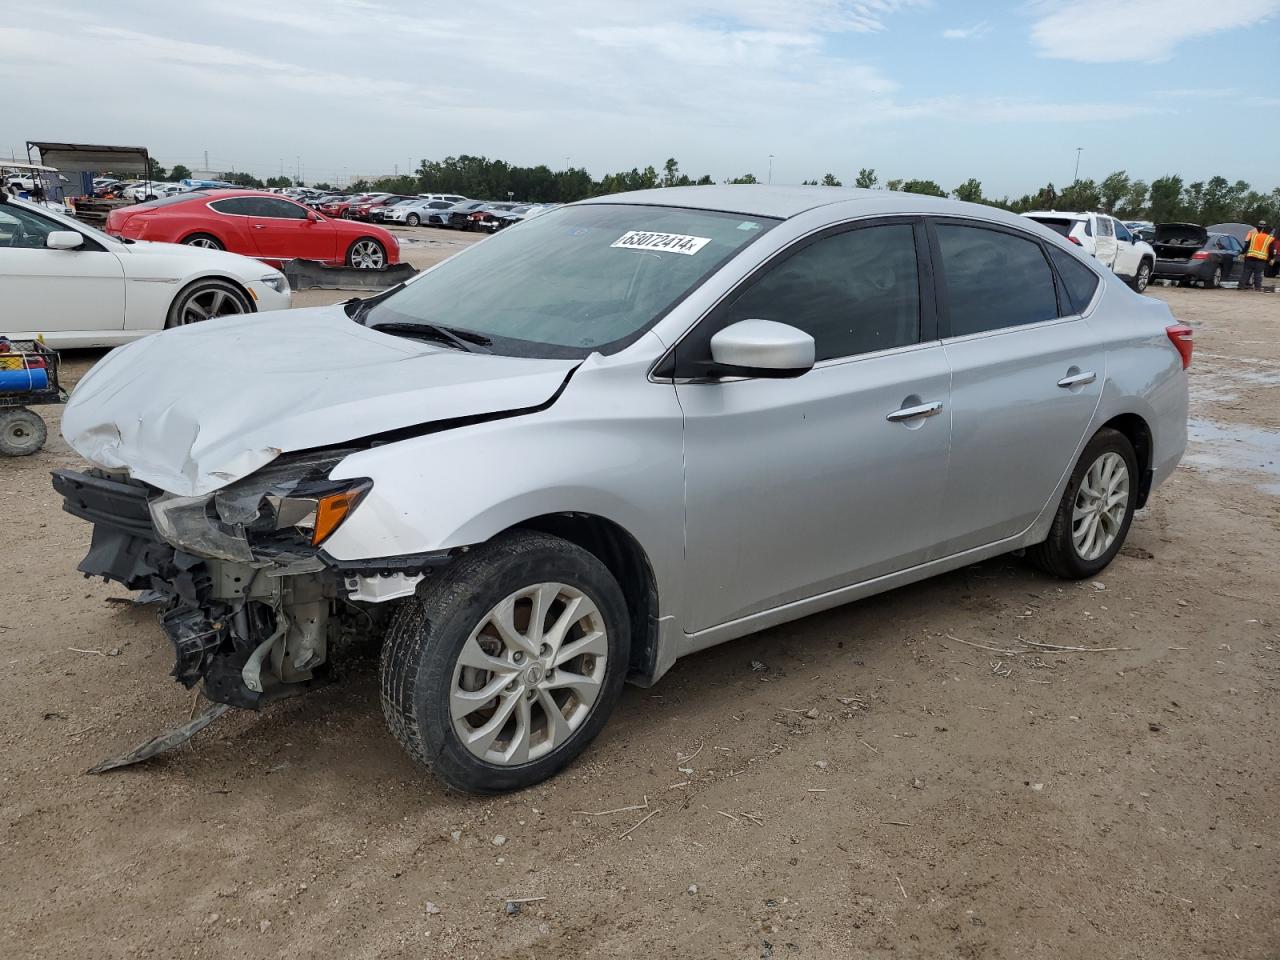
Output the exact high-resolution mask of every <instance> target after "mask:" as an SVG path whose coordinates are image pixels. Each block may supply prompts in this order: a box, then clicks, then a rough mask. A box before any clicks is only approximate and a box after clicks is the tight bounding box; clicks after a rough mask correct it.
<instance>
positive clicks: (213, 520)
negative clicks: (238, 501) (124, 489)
mask: <svg viewBox="0 0 1280 960" xmlns="http://www.w3.org/2000/svg"><path fill="white" fill-rule="evenodd" d="M212 499H213V498H212V497H211V496H210V495H209V494H205V495H204V496H200V497H178V496H174V495H173V494H170V493H166V494H163V495H162V496H160V497H157V498H156V499H154V500H152V501H151V503H150V508H151V522H152V523H153V524H155V528H156V532H157V533H159V534H160V536H161V537H163V538H164V539H165V540H166V541H167V542H168V543H170V544H172V545H173V546H175V547H177V548H178V549H180V550H185V551H187V552H188V553H194V554H196V555H197V556H201V557H218V558H219V559H222V560H236V561H239V562H240V563H248V562H249V561H251V560H252V559H253V552H252V551H251V550H250V549H249V541H248V540H246V539H245V536H244V527H243V526H242V525H241V524H238V523H227V522H225V521H223V520H222V519H221V518H219V517H218V516H216V515H214V513H213V511H212V510H211V509H210V501H211V500H212Z"/></svg>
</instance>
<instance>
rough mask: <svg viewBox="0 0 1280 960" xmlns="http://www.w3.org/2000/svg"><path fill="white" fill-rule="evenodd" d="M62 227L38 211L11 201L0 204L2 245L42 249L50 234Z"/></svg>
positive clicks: (0, 240)
mask: <svg viewBox="0 0 1280 960" xmlns="http://www.w3.org/2000/svg"><path fill="white" fill-rule="evenodd" d="M60 229H62V228H61V227H60V226H58V224H57V223H55V222H54V221H52V220H46V219H45V218H44V217H42V216H40V215H39V214H38V213H33V212H32V211H30V210H24V209H23V208H22V207H18V206H15V205H14V204H10V203H6V204H4V205H3V206H0V246H4V247H19V248H31V249H40V248H43V247H44V245H45V243H46V240H47V238H48V236H49V234H51V233H53V231H55V230H60Z"/></svg>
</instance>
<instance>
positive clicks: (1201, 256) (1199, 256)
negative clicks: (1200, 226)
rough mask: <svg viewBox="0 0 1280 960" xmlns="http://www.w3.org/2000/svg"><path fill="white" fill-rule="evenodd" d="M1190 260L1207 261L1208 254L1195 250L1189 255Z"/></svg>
mask: <svg viewBox="0 0 1280 960" xmlns="http://www.w3.org/2000/svg"><path fill="white" fill-rule="evenodd" d="M1191 259H1192V260H1208V259H1209V254H1208V253H1207V252H1206V251H1204V250H1197V251H1196V252H1195V253H1193V254H1192V255H1191Z"/></svg>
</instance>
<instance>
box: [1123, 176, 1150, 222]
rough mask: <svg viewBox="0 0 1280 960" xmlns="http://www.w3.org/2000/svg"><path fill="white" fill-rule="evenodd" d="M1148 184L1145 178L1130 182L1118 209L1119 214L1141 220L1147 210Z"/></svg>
mask: <svg viewBox="0 0 1280 960" xmlns="http://www.w3.org/2000/svg"><path fill="white" fill-rule="evenodd" d="M1147 190H1148V188H1147V184H1146V181H1145V180H1134V181H1132V182H1130V184H1129V189H1128V190H1127V191H1126V192H1125V195H1124V199H1123V200H1121V201H1120V206H1119V207H1118V208H1117V210H1116V214H1117V215H1118V216H1121V217H1123V218H1124V219H1126V220H1140V219H1142V218H1143V214H1145V213H1146V211H1147Z"/></svg>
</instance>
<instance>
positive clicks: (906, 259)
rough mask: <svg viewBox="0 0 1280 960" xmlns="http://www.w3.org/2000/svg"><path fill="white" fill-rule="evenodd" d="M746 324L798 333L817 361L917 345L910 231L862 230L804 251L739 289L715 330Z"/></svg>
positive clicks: (906, 227) (896, 227) (898, 227)
mask: <svg viewBox="0 0 1280 960" xmlns="http://www.w3.org/2000/svg"><path fill="white" fill-rule="evenodd" d="M750 319H760V320H776V321H778V322H779V323H788V324H790V325H791V326H793V327H798V328H799V329H801V330H803V331H804V332H805V333H807V334H809V335H810V336H811V337H813V340H814V347H815V351H814V352H815V359H817V360H830V359H832V358H833V357H849V356H853V355H855V354H859V353H870V352H871V351H874V350H885V349H888V348H889V347H900V346H904V345H906V344H911V343H917V342H919V340H920V281H919V274H918V272H917V269H916V245H915V229H914V228H913V227H912V226H911V224H906V223H904V224H887V225H884V226H874V227H863V228H860V229H857V230H850V231H848V232H847V233H840V234H836V235H834V236H829V237H825V238H823V239H821V240H818V241H817V242H815V243H812V244H810V245H809V246H807V247H804V248H803V249H801V250H800V251H799V252H797V253H795V254H794V255H792V256H791V257H788V258H787V259H786V261H784V262H783V263H781V264H779V265H778V266H776V267H774V268H773V269H771V270H769V272H768V273H766V274H765V275H764V276H763V277H761V278H760V279H759V280H757V281H756V282H755V283H753V284H751V286H750V287H748V288H747V289H746V290H745V291H743V292H742V293H741V294H740V295H739V296H738V297H737V298H736V299H735V300H734V301H733V303H732V304H731V305H730V306H729V309H728V312H727V315H726V316H725V317H724V319H723V325H724V326H727V325H729V324H731V323H736V322H737V321H739V320H750ZM718 326H719V324H718Z"/></svg>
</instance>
